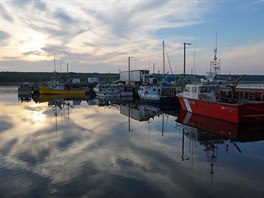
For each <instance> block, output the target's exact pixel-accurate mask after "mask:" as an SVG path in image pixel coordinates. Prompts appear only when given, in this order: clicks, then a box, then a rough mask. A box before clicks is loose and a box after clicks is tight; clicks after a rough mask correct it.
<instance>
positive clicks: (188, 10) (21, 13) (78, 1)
mask: <svg viewBox="0 0 264 198" xmlns="http://www.w3.org/2000/svg"><path fill="white" fill-rule="evenodd" d="M0 9H1V10H0V11H1V16H0V19H1V21H0V37H1V43H0V45H1V51H0V59H1V64H0V71H40V72H46V71H53V70H54V63H53V62H54V61H53V60H54V54H55V57H56V67H55V68H56V70H57V71H64V72H65V71H66V68H67V67H66V63H67V62H68V63H69V71H73V72H104V73H108V72H111V73H113V72H114V73H118V72H119V71H125V70H127V68H128V57H129V56H130V57H134V58H132V59H131V69H150V70H151V71H152V70H153V68H154V69H155V72H158V71H161V72H162V70H163V69H162V41H164V42H165V46H166V52H167V53H166V54H167V55H166V66H165V70H166V71H171V70H172V71H173V73H183V43H184V42H190V43H192V45H191V46H188V47H187V50H186V51H187V68H186V72H187V73H191V72H192V73H196V74H204V73H205V72H206V71H208V70H209V66H210V60H212V58H213V49H214V48H215V45H216V44H215V43H216V32H217V49H218V58H219V59H220V60H221V73H227V74H229V73H230V72H231V73H232V74H244V73H245V74H264V66H263V65H264V58H263V54H264V44H263V34H264V27H263V26H264V14H263V13H264V1H263V0H219V1H213V0H201V1H199V0H86V1H85V0H75V1H73V0H72V1H70V0H52V1H51V0H46V1H44V0H0ZM168 60H169V61H168ZM169 63H170V64H169ZM153 64H154V65H155V66H154V67H153ZM169 65H170V66H171V68H172V69H170V67H169Z"/></svg>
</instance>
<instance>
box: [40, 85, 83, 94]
mask: <svg viewBox="0 0 264 198" xmlns="http://www.w3.org/2000/svg"><path fill="white" fill-rule="evenodd" d="M39 94H40V95H76V96H85V90H79V89H78V90H64V89H53V88H49V87H46V86H42V87H40V88H39Z"/></svg>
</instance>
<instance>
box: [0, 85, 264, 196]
mask: <svg viewBox="0 0 264 198" xmlns="http://www.w3.org/2000/svg"><path fill="white" fill-rule="evenodd" d="M41 100H43V101H44V100H52V99H47V98H46V99H45V98H44V99H43V98H41ZM55 102H56V103H55ZM68 102H69V103H68ZM56 104H59V105H57V106H56ZM108 104H109V102H108ZM129 115H130V116H129ZM177 118H178V112H177V111H176V109H169V110H166V111H161V110H160V109H158V108H154V107H150V106H146V105H139V106H137V105H135V104H133V103H132V104H130V105H128V104H123V105H118V104H116V103H115V102H111V105H103V104H102V103H100V104H99V101H98V100H87V101H86V100H82V101H78V100H74V101H73V100H69V101H65V100H64V101H63V100H55V101H53V103H52V102H37V103H36V102H34V101H33V100H29V101H28V102H27V101H23V102H21V101H20V100H18V96H17V89H16V87H0V197H89V198H90V197H91V198H93V197H165V198H166V197H173V198H174V197H264V188H263V186H264V141H263V133H262V134H260V136H257V137H254V138H253V140H252V138H250V137H246V138H243V141H242V140H240V139H239V138H238V139H237V140H236V139H235V140H230V139H225V138H223V137H218V136H212V134H207V133H205V132H204V131H202V130H198V129H196V128H193V127H190V126H186V125H184V124H181V123H177V122H176V121H175V120H176V119H177ZM218 127H219V128H220V130H221V125H219V126H218ZM250 139H251V140H250Z"/></svg>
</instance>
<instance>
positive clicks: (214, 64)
mask: <svg viewBox="0 0 264 198" xmlns="http://www.w3.org/2000/svg"><path fill="white" fill-rule="evenodd" d="M211 67H213V68H214V70H215V73H216V74H217V72H218V73H219V74H220V60H219V61H217V32H216V35H215V48H214V60H213V61H211Z"/></svg>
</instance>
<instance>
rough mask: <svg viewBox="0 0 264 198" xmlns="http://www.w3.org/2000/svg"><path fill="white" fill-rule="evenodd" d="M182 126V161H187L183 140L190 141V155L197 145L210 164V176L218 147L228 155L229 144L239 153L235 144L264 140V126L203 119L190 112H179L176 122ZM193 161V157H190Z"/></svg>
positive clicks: (208, 118) (212, 172)
mask: <svg viewBox="0 0 264 198" xmlns="http://www.w3.org/2000/svg"><path fill="white" fill-rule="evenodd" d="M176 122H177V123H180V124H182V153H181V158H182V161H185V160H189V159H190V156H188V157H187V156H186V154H185V148H184V147H185V138H188V139H189V140H190V147H191V153H192V154H193V152H194V151H193V149H194V148H196V147H197V146H198V144H199V145H201V146H202V147H203V151H204V152H205V153H206V157H207V162H208V163H209V164H210V174H211V175H213V174H214V166H215V165H216V160H217V158H218V155H217V154H218V149H219V148H220V145H221V146H222V147H224V149H225V152H227V153H228V151H229V146H230V144H231V145H233V146H234V147H235V148H236V150H237V151H238V152H239V153H242V150H241V149H240V148H239V146H238V145H237V142H242V143H243V142H255V141H261V140H264V124H260V125H255V124H251V125H250V124H247V125H245V124H235V123H231V122H227V121H223V120H218V119H214V118H210V117H205V116H201V115H197V114H192V113H190V112H186V111H181V112H180V114H179V116H178V117H177V120H176ZM191 159H192V160H193V156H192V155H191Z"/></svg>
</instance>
